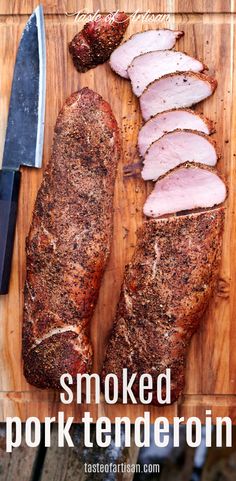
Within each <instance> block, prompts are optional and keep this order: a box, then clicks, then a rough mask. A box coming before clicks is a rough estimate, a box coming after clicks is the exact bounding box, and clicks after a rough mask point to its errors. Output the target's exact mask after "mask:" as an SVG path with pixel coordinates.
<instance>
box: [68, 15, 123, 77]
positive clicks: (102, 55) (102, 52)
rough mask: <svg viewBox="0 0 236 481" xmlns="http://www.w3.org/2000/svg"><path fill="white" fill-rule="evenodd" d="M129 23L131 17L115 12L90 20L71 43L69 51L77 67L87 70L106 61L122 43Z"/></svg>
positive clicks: (79, 69) (80, 70) (80, 69)
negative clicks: (112, 14)
mask: <svg viewBox="0 0 236 481" xmlns="http://www.w3.org/2000/svg"><path fill="white" fill-rule="evenodd" d="M128 25H129V17H128V16H127V15H126V14H125V13H123V12H118V13H115V14H114V16H113V17H112V19H111V17H109V16H107V17H102V18H100V19H98V20H95V21H93V22H88V23H86V25H85V26H84V28H83V30H81V32H79V33H77V35H75V37H74V38H73V39H72V41H71V42H70V44H69V52H70V54H71V56H72V60H73V63H74V66H75V68H76V69H77V70H78V71H79V72H86V71H87V70H90V69H91V68H94V67H96V66H97V65H99V64H101V63H104V62H106V61H107V60H108V59H109V58H110V55H111V53H112V52H113V50H114V49H115V48H116V47H117V46H118V45H119V44H120V42H121V40H122V38H123V36H124V34H125V31H126V29H127V27H128Z"/></svg>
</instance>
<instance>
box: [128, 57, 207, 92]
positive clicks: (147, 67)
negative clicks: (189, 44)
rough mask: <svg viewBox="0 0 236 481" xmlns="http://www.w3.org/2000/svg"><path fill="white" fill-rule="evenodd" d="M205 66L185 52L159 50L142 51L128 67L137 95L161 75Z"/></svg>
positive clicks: (201, 68)
mask: <svg viewBox="0 0 236 481" xmlns="http://www.w3.org/2000/svg"><path fill="white" fill-rule="evenodd" d="M205 69H207V67H206V66H205V65H204V64H203V63H202V62H200V61H199V60H197V59H196V58H193V57H190V56H189V55H187V54H186V53H183V52H177V51H175V50H161V51H154V52H148V53H144V54H142V55H139V56H138V57H136V58H134V60H133V61H132V63H131V64H130V66H129V68H128V75H129V78H130V80H131V84H132V89H133V92H134V94H135V95H137V97H140V95H141V94H142V93H143V91H144V90H145V88H146V87H147V86H148V85H149V84H150V83H151V82H153V80H156V79H158V78H160V77H162V76H163V75H166V74H168V73H172V72H187V71H191V72H201V71H202V70H205Z"/></svg>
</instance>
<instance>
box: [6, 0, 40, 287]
mask: <svg viewBox="0 0 236 481" xmlns="http://www.w3.org/2000/svg"><path fill="white" fill-rule="evenodd" d="M45 93H46V47H45V28H44V18H43V8H42V6H41V5H40V6H38V7H37V8H36V9H35V10H34V12H33V13H32V15H31V17H30V18H29V20H28V22H27V24H26V26H25V28H24V31H23V34H22V37H21V40H20V44H19V47H18V51H17V56H16V62H15V68H14V75H13V81H12V89H11V98H10V105H9V113H8V122H7V130H6V138H5V145H4V152H3V161H2V170H1V171H0V294H7V292H8V288H9V278H10V270H11V259H12V251H13V245H14V233H15V225H16V217H17V204H18V195H19V188H20V176H21V174H20V170H19V169H20V166H22V165H24V166H29V167H37V168H40V167H41V165H42V153H43V137H44V115H45Z"/></svg>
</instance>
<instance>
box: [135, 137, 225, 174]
mask: <svg viewBox="0 0 236 481" xmlns="http://www.w3.org/2000/svg"><path fill="white" fill-rule="evenodd" d="M217 158H218V157H217V153H216V149H215V143H214V142H213V141H212V140H211V139H210V138H209V137H208V136H207V135H205V134H202V133H199V132H194V131H192V130H174V131H173V132H169V133H168V134H164V135H163V137H161V138H160V139H159V140H156V142H154V143H153V144H152V145H151V147H150V148H149V150H148V151H147V153H146V155H145V157H144V167H143V170H142V178H143V179H144V180H157V179H159V178H160V177H162V176H163V175H165V174H166V173H167V172H169V171H170V170H173V169H174V168H175V167H178V166H179V165H181V164H185V163H186V162H195V163H197V164H198V163H199V164H205V165H209V166H211V167H213V166H214V165H216V163H217Z"/></svg>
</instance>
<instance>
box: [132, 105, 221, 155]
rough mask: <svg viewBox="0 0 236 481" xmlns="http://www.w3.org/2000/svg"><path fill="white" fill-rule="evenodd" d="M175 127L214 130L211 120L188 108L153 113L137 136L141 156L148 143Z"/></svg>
mask: <svg viewBox="0 0 236 481" xmlns="http://www.w3.org/2000/svg"><path fill="white" fill-rule="evenodd" d="M176 129H191V130H198V131H199V132H203V133H204V134H207V135H210V134H211V133H212V132H214V127H213V122H212V121H211V120H208V119H207V118H206V117H204V116H203V115H199V114H197V113H196V112H194V111H193V110H190V109H179V110H176V109H174V110H169V111H167V112H162V113H160V114H157V115H155V117H153V118H151V119H150V120H148V122H146V123H145V124H144V125H143V127H142V128H141V130H140V131H139V136H138V149H139V153H140V155H141V156H142V157H143V156H144V154H145V152H146V151H147V150H148V148H149V147H150V145H151V144H152V143H153V142H155V141H156V140H158V139H160V137H162V136H163V135H164V134H165V133H167V132H172V131H173V130H176Z"/></svg>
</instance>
